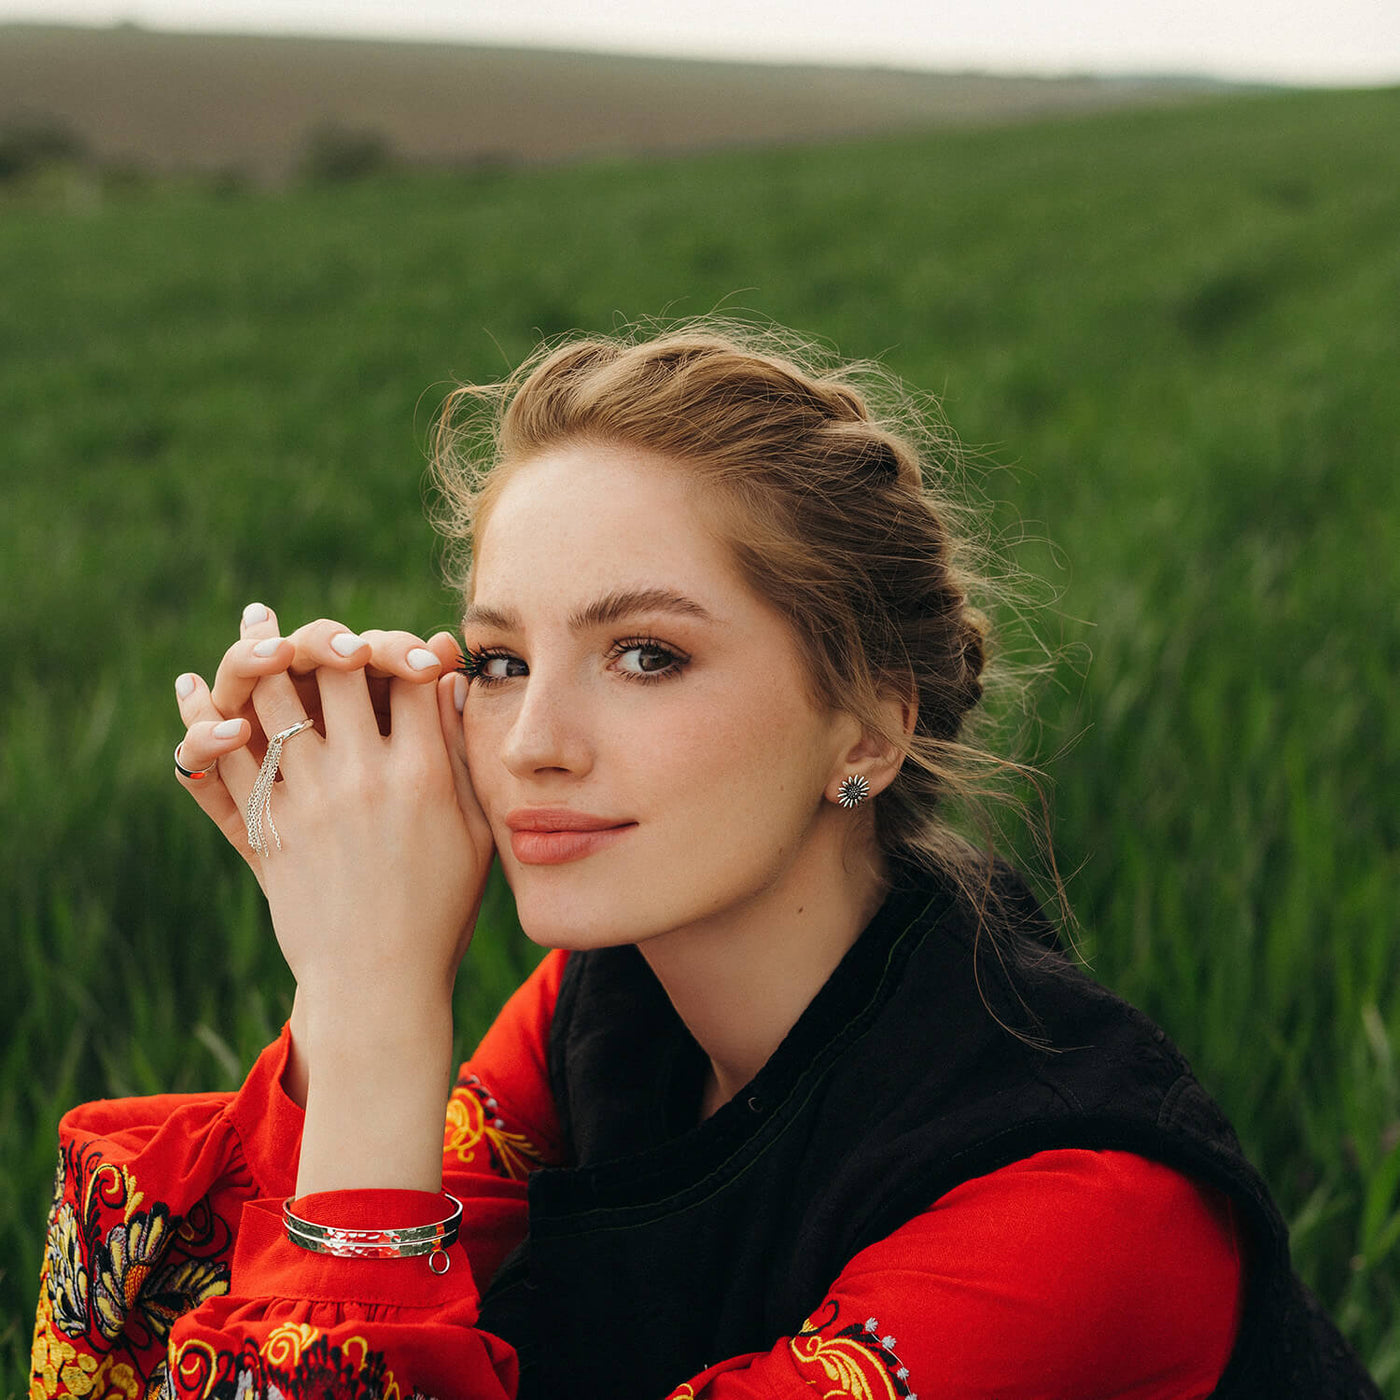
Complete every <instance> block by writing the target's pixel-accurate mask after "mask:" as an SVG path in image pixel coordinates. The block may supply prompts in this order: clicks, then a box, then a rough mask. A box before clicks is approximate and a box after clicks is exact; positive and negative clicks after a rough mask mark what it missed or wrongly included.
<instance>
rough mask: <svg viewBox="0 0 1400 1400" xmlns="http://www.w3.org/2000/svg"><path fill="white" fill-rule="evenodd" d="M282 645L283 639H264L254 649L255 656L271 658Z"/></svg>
mask: <svg viewBox="0 0 1400 1400" xmlns="http://www.w3.org/2000/svg"><path fill="white" fill-rule="evenodd" d="M281 645H282V638H281V637H264V638H263V640H262V641H260V642H259V643H258V644H257V646H255V647H254V648H253V655H254V656H271V655H272V654H273V653H274V652H275V651H276V650H277V648H278V647H280V646H281Z"/></svg>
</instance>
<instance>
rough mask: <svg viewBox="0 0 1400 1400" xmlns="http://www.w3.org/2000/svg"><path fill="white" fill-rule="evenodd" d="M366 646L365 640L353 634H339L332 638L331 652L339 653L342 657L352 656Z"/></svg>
mask: <svg viewBox="0 0 1400 1400" xmlns="http://www.w3.org/2000/svg"><path fill="white" fill-rule="evenodd" d="M364 644H365V639H364V638H363V637H358V636H356V635H355V633H353V632H337V633H336V634H335V636H334V637H332V638H331V650H332V651H335V652H339V653H340V655H341V656H352V655H353V654H354V653H355V652H357V651H359V649H360V648H361V647H362V646H364Z"/></svg>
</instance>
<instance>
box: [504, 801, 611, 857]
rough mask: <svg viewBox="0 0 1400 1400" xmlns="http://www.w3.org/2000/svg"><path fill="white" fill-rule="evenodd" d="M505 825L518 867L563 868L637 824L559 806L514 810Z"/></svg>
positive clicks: (607, 844) (508, 814)
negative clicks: (519, 864)
mask: <svg viewBox="0 0 1400 1400" xmlns="http://www.w3.org/2000/svg"><path fill="white" fill-rule="evenodd" d="M506 825H507V826H508V827H509V828H510V848H511V851H512V852H513V853H514V855H515V858H516V860H518V861H519V862H520V863H521V864H522V865H563V864H564V863H565V862H566V861H571V860H582V859H583V858H584V857H585V856H591V855H594V854H596V853H597V852H598V851H601V850H603V849H605V848H606V847H608V846H611V845H612V844H613V843H614V842H616V841H618V840H620V839H621V838H622V837H623V836H625V835H626V834H627V832H629V831H632V830H633V829H634V828H635V827H636V825H637V823H636V822H619V821H617V820H616V819H615V818H613V817H599V816H594V815H593V814H592V813H590V812H574V811H570V810H568V809H567V808H562V807H518V808H516V809H515V810H514V811H512V812H508V813H507V814H506Z"/></svg>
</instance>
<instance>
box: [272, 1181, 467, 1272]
mask: <svg viewBox="0 0 1400 1400" xmlns="http://www.w3.org/2000/svg"><path fill="white" fill-rule="evenodd" d="M443 1199H444V1200H446V1201H448V1202H450V1203H451V1206H452V1209H451V1212H450V1213H449V1214H448V1215H447V1216H446V1218H444V1219H442V1220H434V1221H433V1222H432V1223H431V1224H428V1225H404V1226H398V1227H395V1228H391V1229H386V1230H350V1229H345V1228H343V1227H341V1226H339V1225H317V1224H316V1223H315V1222H314V1221H312V1220H303V1219H302V1218H301V1216H299V1215H298V1214H297V1213H296V1211H295V1210H294V1209H293V1207H294V1206H295V1205H296V1201H295V1199H294V1198H293V1197H291V1196H288V1197H287V1199H286V1200H285V1201H283V1202H282V1224H283V1225H284V1226H285V1228H286V1231H287V1238H288V1239H289V1240H290V1241H291V1242H292V1243H293V1244H294V1245H299V1246H300V1247H301V1248H302V1249H308V1250H310V1251H311V1252H312V1253H313V1254H333V1255H335V1256H336V1257H337V1258H340V1259H406V1258H410V1257H412V1256H414V1255H419V1254H427V1255H429V1256H430V1257H429V1259H428V1267H429V1268H430V1269H432V1271H433V1272H434V1273H435V1274H445V1273H446V1272H447V1270H448V1268H449V1266H450V1264H451V1261H450V1260H449V1258H448V1256H447V1254H446V1253H445V1252H444V1251H445V1250H446V1249H447V1247H448V1246H449V1245H451V1244H454V1243H455V1242H456V1239H457V1232H458V1229H459V1228H460V1226H461V1223H462V1203H461V1201H459V1200H458V1199H457V1198H456V1197H455V1196H449V1195H448V1194H447V1193H446V1192H445V1191H444V1192H443Z"/></svg>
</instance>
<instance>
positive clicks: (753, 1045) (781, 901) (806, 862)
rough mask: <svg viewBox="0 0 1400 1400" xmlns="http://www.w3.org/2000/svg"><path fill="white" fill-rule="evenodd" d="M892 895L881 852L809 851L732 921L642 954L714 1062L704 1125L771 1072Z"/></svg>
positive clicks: (671, 936) (698, 928) (672, 937)
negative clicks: (770, 1064)
mask: <svg viewBox="0 0 1400 1400" xmlns="http://www.w3.org/2000/svg"><path fill="white" fill-rule="evenodd" d="M842 844H843V845H844V842H843V843H842ZM887 885H888V880H887V874H886V869H885V863H884V860H883V857H882V856H881V855H880V854H879V853H878V851H876V850H874V849H863V850H861V851H860V852H859V853H858V854H857V853H856V852H854V851H853V850H851V849H849V848H847V849H844V850H843V849H834V850H811V849H810V848H809V850H808V852H806V853H805V854H804V856H803V858H801V859H800V860H799V861H797V862H794V864H793V865H792V866H791V867H789V868H788V870H786V871H785V872H784V873H783V875H782V876H781V877H780V878H779V879H778V880H777V881H775V882H774V883H773V884H771V885H769V886H768V887H767V888H765V889H764V890H762V891H761V892H759V893H758V894H756V895H755V896H754V898H753V899H751V900H750V901H748V902H747V903H746V904H744V905H743V906H741V907H740V908H739V909H737V910H730V911H726V914H725V916H724V917H723V918H722V919H713V920H707V921H705V922H704V923H700V924H691V925H687V926H686V927H685V928H679V929H673V930H671V931H670V932H668V933H665V934H661V935H658V936H657V937H655V938H651V939H648V940H647V941H646V942H644V943H642V944H641V945H640V947H641V951H642V954H643V956H644V957H645V958H646V960H647V962H648V964H649V965H650V967H651V970H652V972H653V973H655V975H656V978H657V980H658V981H659V982H660V983H661V985H662V986H663V987H664V988H665V989H666V994H667V996H669V997H670V999H671V1004H672V1005H673V1006H674V1007H675V1008H676V1012H677V1014H678V1015H679V1016H680V1018H681V1019H682V1020H683V1021H684V1022H685V1024H686V1027H687V1029H688V1030H689V1031H690V1033H691V1035H693V1036H694V1037H695V1040H696V1042H697V1043H698V1044H699V1045H700V1047H701V1048H702V1049H703V1050H704V1051H705V1053H706V1055H708V1056H709V1060H710V1077H709V1081H708V1083H707V1085H706V1088H705V1096H704V1103H703V1109H702V1111H703V1115H704V1116H708V1115H709V1114H711V1113H713V1112H714V1111H715V1109H717V1108H718V1107H719V1106H720V1105H721V1104H723V1103H726V1102H728V1100H729V1099H731V1098H733V1097H734V1095H735V1094H737V1093H738V1092H739V1090H740V1089H742V1088H743V1087H744V1085H745V1084H747V1083H748V1082H749V1081H750V1080H751V1079H752V1078H753V1077H754V1076H755V1075H756V1074H757V1073H758V1071H759V1070H760V1069H762V1068H763V1066H764V1064H766V1063H767V1061H768V1059H769V1058H770V1057H771V1056H772V1054H773V1052H774V1051H775V1050H776V1049H777V1048H778V1046H779V1045H780V1044H781V1043H782V1041H783V1038H784V1037H785V1036H786V1035H787V1033H788V1032H789V1031H790V1030H791V1029H792V1028H793V1026H794V1025H795V1024H796V1023H797V1020H798V1018H799V1017H800V1016H801V1015H802V1013H803V1012H804V1011H805V1010H806V1009H807V1007H808V1005H809V1004H810V1003H811V1001H812V998H813V997H815V996H816V994H817V993H818V992H819V991H820V990H821V988H822V986H823V984H824V983H825V982H826V980H827V979H828V978H829V977H830V976H831V974H832V972H834V971H835V969H836V965H837V964H838V963H839V962H840V961H841V959H842V958H843V957H844V956H845V954H846V952H847V950H848V949H849V948H850V947H851V945H852V944H853V943H854V942H855V941H856V939H857V938H858V937H859V936H860V933H861V930H862V929H864V928H865V926H866V924H868V923H869V922H870V920H871V919H872V918H873V917H874V915H875V912H876V910H878V909H879V907H880V904H881V902H882V901H883V899H884V896H885V891H886V888H887Z"/></svg>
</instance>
